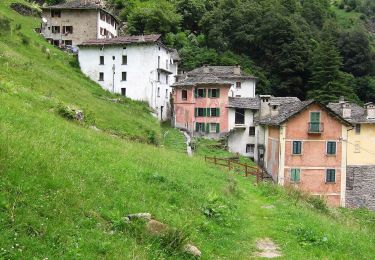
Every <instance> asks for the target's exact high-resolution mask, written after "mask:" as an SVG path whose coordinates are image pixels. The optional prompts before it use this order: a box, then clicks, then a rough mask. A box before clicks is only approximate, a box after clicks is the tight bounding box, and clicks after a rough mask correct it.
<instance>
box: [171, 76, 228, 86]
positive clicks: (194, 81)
mask: <svg viewBox="0 0 375 260" xmlns="http://www.w3.org/2000/svg"><path fill="white" fill-rule="evenodd" d="M199 84H207V85H208V84H221V85H232V83H231V82H229V81H226V80H223V79H220V78H218V77H216V76H215V75H213V74H210V73H206V74H202V75H196V76H187V77H185V78H183V79H181V80H180V81H178V82H176V83H174V84H173V85H172V87H178V86H196V85H199Z"/></svg>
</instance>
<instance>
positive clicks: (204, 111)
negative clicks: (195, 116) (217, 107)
mask: <svg viewBox="0 0 375 260" xmlns="http://www.w3.org/2000/svg"><path fill="white" fill-rule="evenodd" d="M202 110H203V116H206V114H207V113H206V109H205V108H202Z"/></svg>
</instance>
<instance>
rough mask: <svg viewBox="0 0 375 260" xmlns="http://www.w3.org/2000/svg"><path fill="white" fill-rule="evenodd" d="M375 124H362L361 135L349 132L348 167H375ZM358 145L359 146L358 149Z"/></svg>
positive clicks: (353, 131)
mask: <svg viewBox="0 0 375 260" xmlns="http://www.w3.org/2000/svg"><path fill="white" fill-rule="evenodd" d="M374 144H375V124H361V133H360V134H357V133H356V132H355V130H354V129H353V130H351V131H349V136H348V165H375V147H374ZM356 145H357V146H359V150H358V147H357V149H356Z"/></svg>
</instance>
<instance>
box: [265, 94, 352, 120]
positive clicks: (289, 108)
mask: <svg viewBox="0 0 375 260" xmlns="http://www.w3.org/2000/svg"><path fill="white" fill-rule="evenodd" d="M314 103H316V104H319V105H320V106H321V107H322V108H323V109H325V110H326V111H327V112H328V113H329V114H331V115H332V116H333V117H335V118H337V119H338V120H339V121H341V122H342V123H343V124H345V125H351V124H350V122H349V121H347V120H345V119H344V118H342V116H341V115H340V114H337V113H335V111H333V110H332V109H331V108H329V107H328V106H325V105H323V104H321V103H319V102H317V101H315V100H307V101H296V102H291V103H284V104H281V105H280V107H279V113H278V115H276V116H267V117H264V118H261V119H260V120H259V124H261V125H273V126H279V125H280V124H282V123H284V122H285V121H287V120H289V119H290V118H291V117H293V116H295V115H297V114H298V113H300V112H301V111H303V110H305V109H306V108H307V107H309V106H310V105H311V104H314Z"/></svg>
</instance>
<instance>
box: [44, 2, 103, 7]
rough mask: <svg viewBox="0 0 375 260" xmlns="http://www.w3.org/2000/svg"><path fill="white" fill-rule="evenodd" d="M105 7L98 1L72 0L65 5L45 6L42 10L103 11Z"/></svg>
mask: <svg viewBox="0 0 375 260" xmlns="http://www.w3.org/2000/svg"><path fill="white" fill-rule="evenodd" d="M104 7H105V6H104V4H103V3H102V2H101V1H98V0H72V1H67V2H65V3H61V4H57V5H50V6H45V7H43V9H103V8H104Z"/></svg>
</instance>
